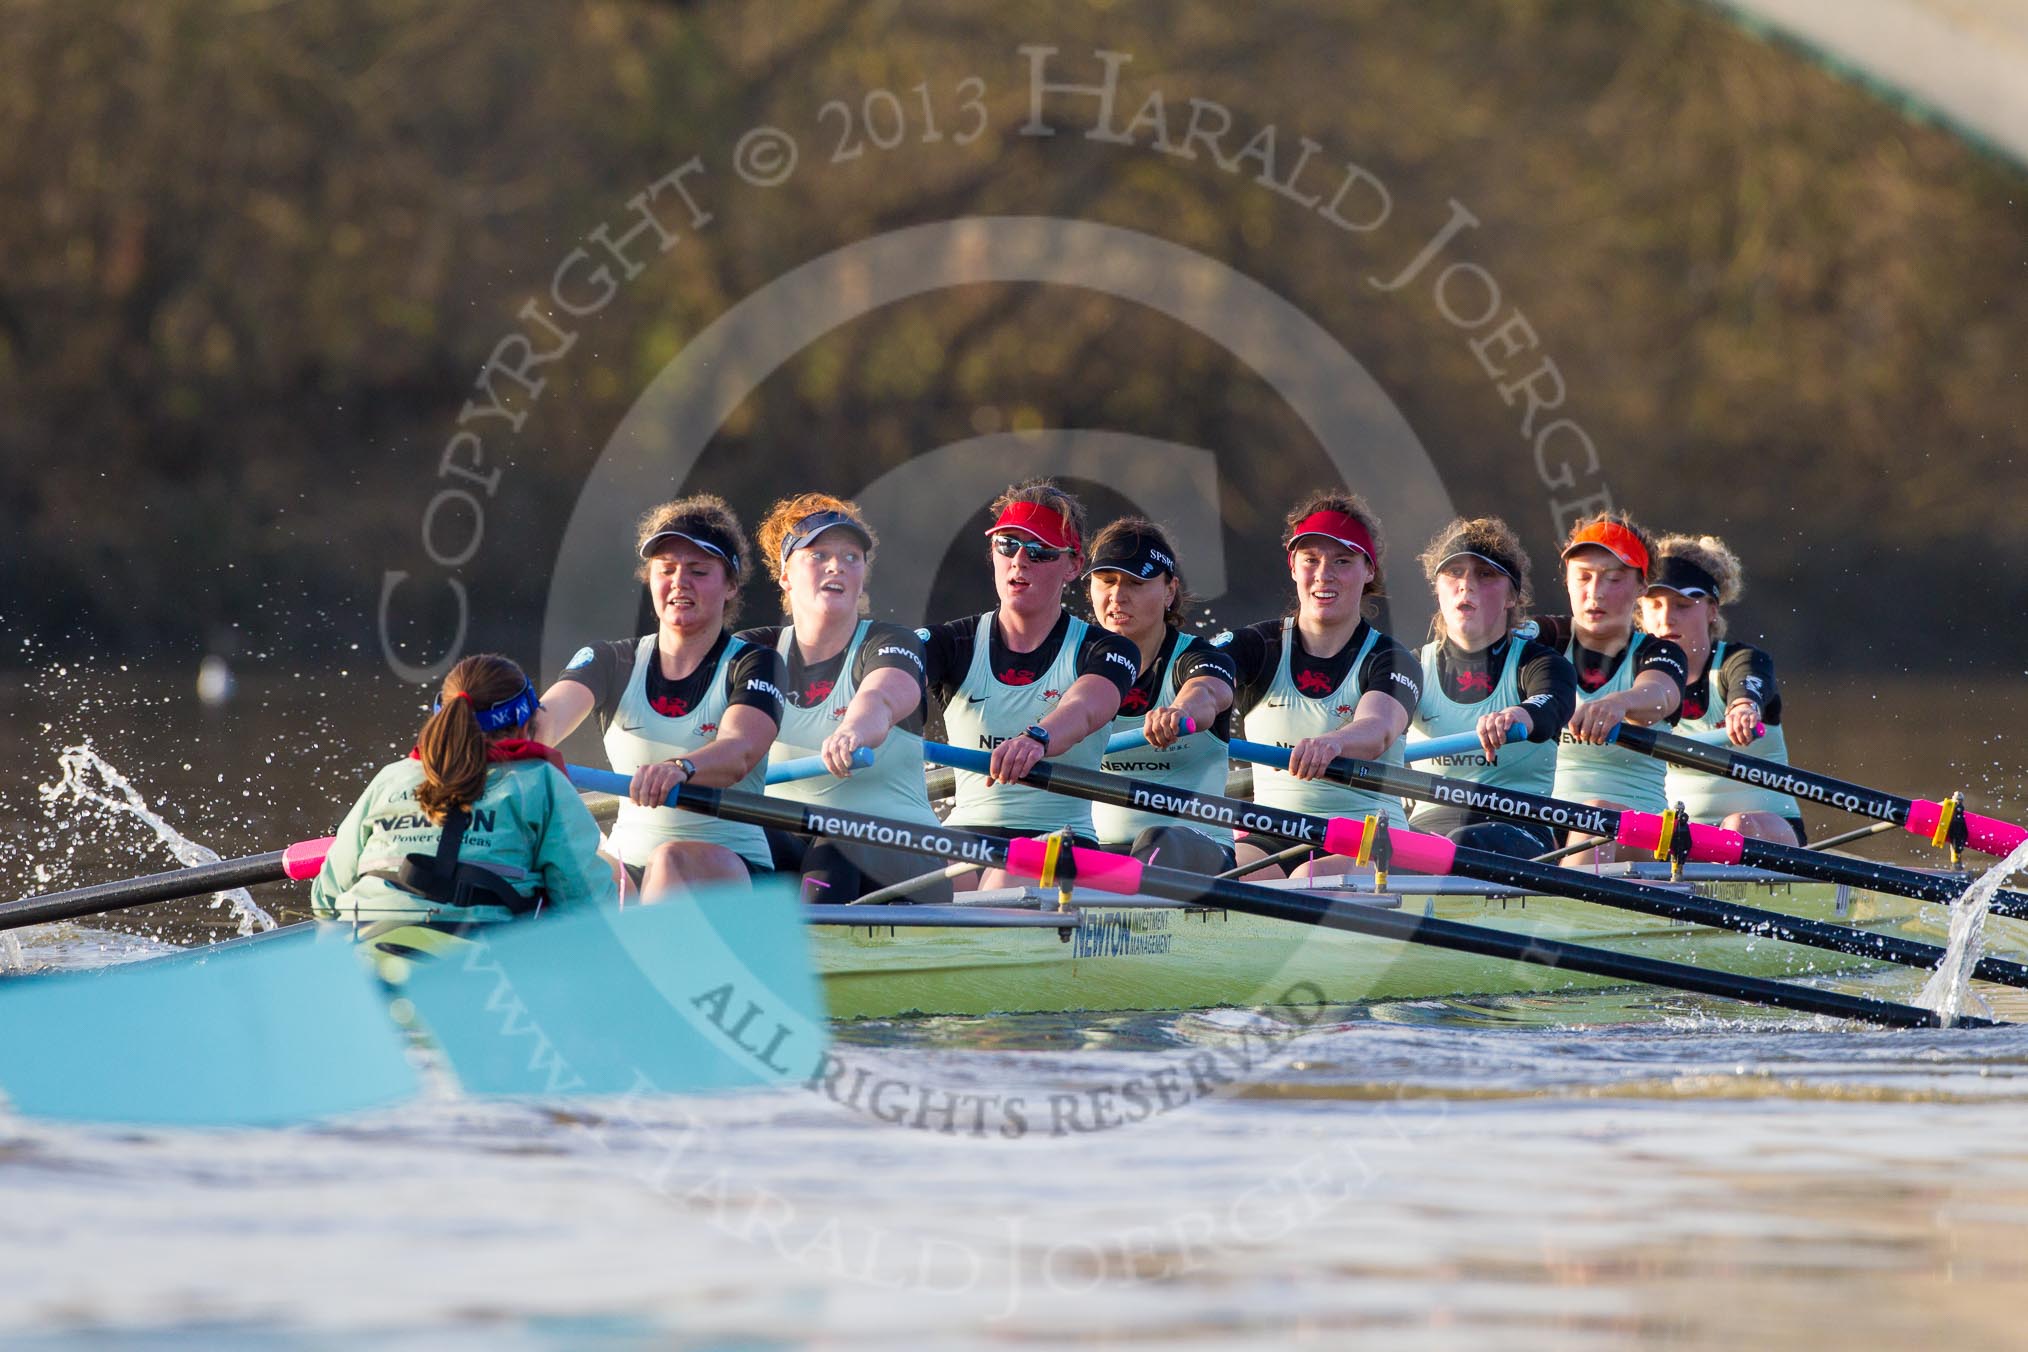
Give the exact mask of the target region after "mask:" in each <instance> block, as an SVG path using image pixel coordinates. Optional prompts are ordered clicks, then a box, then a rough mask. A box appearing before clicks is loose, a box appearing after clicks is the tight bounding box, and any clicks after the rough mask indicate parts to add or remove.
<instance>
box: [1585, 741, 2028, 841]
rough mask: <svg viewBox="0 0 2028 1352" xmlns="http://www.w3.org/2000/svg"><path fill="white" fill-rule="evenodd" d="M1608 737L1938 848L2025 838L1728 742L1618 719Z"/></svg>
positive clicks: (2026, 834) (1956, 811)
mask: <svg viewBox="0 0 2028 1352" xmlns="http://www.w3.org/2000/svg"><path fill="white" fill-rule="evenodd" d="M1611 740H1612V741H1613V742H1615V743H1616V744H1617V745H1619V746H1623V747H1625V748H1627V750H1629V751H1638V752H1640V753H1641V754H1642V755H1644V756H1653V757H1654V758H1655V759H1657V760H1663V761H1667V762H1668V763H1669V764H1671V765H1681V766H1683V767H1685V768H1686V769H1691V770H1702V771H1704V772H1705V773H1706V774H1712V775H1717V776H1718V777H1719V778H1721V779H1731V780H1736V781H1737V782H1739V783H1741V784H1752V785H1754V786H1755V787H1757V788H1764V789H1773V790H1774V791H1775V792H1777V793H1786V794H1790V795H1792V796H1794V797H1797V798H1804V799H1808V800H1809V801H1810V802H1812V803H1823V804H1824V805H1826V806H1827V807H1835V808H1837V809H1838V810H1839V811H1841V812H1849V813H1851V814H1852V815H1853V816H1855V817H1871V818H1873V819H1874V820H1875V821H1884V822H1892V823H1894V824H1895V825H1896V826H1899V827H1901V828H1902V829H1904V830H1906V831H1909V832H1911V833H1912V834H1914V835H1918V836H1921V837H1922V838H1923V839H1924V840H1927V841H1929V842H1930V843H1931V844H1932V845H1935V846H1937V847H1938V848H1939V849H1941V848H1943V847H1944V846H1946V845H1949V844H1951V843H1952V842H1953V841H1961V842H1962V843H1963V844H1966V845H1969V846H1971V847H1972V848H1973V849H1975V850H1977V851H1979V852H1980V853H1981V854H1990V855H1994V856H1997V857H2000V858H2004V857H2006V856H2007V855H2009V854H2012V853H2013V852H2014V850H2015V848H2016V847H2017V846H2019V845H2020V844H2021V842H2022V841H2023V840H2028V828H2024V827H2020V826H2016V825H2015V824H2014V823H2012V822H2004V821H2000V820H1999V819H1997V818H1994V817H1983V816H1980V815H1979V814H1978V813H1976V812H1966V811H1964V810H1963V809H1961V808H1960V807H1959V806H1958V805H1957V804H1956V803H1955V802H1942V803H1939V802H1934V801H1931V800H1930V799H1926V798H1902V797H1900V796H1898V795H1896V794H1891V793H1883V792H1881V791H1880V790H1879V789H1869V788H1867V787H1866V786H1864V785H1863V784H1852V783H1848V782H1847V781H1845V780H1842V779H1833V778H1832V777H1831V776H1829V775H1824V774H1818V773H1817V772H1816V771H1814V770H1799V769H1797V768H1796V767H1795V766H1793V765H1783V764H1782V763H1781V762H1779V761H1771V760H1764V759H1762V758H1761V757H1759V756H1748V755H1745V754H1743V753H1741V752H1738V751H1734V750H1732V749H1731V747H1730V746H1729V745H1727V746H1714V745H1711V744H1709V743H1706V742H1697V741H1692V740H1691V739H1690V738H1688V737H1678V736H1676V735H1675V734H1674V733H1668V732H1662V731H1660V730H1658V729H1655V728H1639V727H1635V726H1634V725H1633V724H1631V723H1622V724H1620V725H1619V727H1618V728H1617V729H1616V730H1615V732H1614V734H1613V737H1612V738H1611Z"/></svg>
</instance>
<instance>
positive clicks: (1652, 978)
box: [671, 762, 1984, 1028]
mask: <svg viewBox="0 0 2028 1352" xmlns="http://www.w3.org/2000/svg"><path fill="white" fill-rule="evenodd" d="M1044 764H1047V762H1044ZM1030 778H1031V779H1032V778H1033V776H1032V775H1031V776H1030ZM671 803H672V805H673V806H676V807H680V808H683V809H685V810H687V811H690V812H699V813H703V814H705V815H707V816H715V817H724V818H726V819H727V820H730V821H743V822H750V823H753V824H755V825H758V826H774V827H778V828H781V829H784V830H791V831H800V832H806V833H809V834H813V835H827V836H831V837H834V838H838V839H845V840H862V841H867V842H871V843H877V844H881V845H887V846H890V847H893V848H896V849H902V850H908V851H911V852H913V853H917V854H930V855H938V856H941V857H944V858H952V859H962V860H964V861H966V862H970V863H978V864H982V865H985V866H987V867H1004V866H1005V864H1006V860H1007V846H1006V844H1005V842H1002V841H1000V840H997V839H995V838H993V837H991V836H983V835H979V834H977V833H975V832H970V831H962V830H958V829H956V828H952V827H923V826H918V825H915V824H912V823H906V822H895V821H889V820H886V819H884V818H880V817H873V816H869V815H867V814H865V813H858V812H846V811H842V810H840V809H837V808H829V807H815V806H808V805H803V804H796V803H791V802H788V801H786V800H782V799H772V798H763V797H759V796H757V795H754V794H745V793H737V792H733V791H730V790H720V789H706V788H698V787H695V786H693V785H688V784H685V785H683V786H681V787H679V788H678V789H677V790H676V791H675V794H674V795H673V796H672V798H671ZM1244 806H1246V807H1249V808H1251V807H1253V806H1254V805H1253V804H1245V805H1244ZM1141 888H1142V890H1143V891H1145V892H1147V893H1148V894H1150V895H1152V896H1159V897H1165V898H1167V899H1169V900H1172V901H1182V902H1199V903H1203V904H1206V905H1213V906H1220V907H1223V908H1225V909H1227V910H1232V911H1238V912H1241V913H1243V914H1249V915H1259V916H1263V917H1266V918H1268V919H1272V920H1286V921H1289V922H1291V923H1295V924H1307V925H1320V926H1324V927H1327V928H1330V929H1339V930H1345V931H1348V932H1351V933H1357V934H1365V935H1370V936H1372V937H1374V938H1379V939H1393V940H1397V941H1399V942H1402V943H1412V944H1425V945H1429V946H1432V947H1436V948H1445V949H1450V950H1453V951H1455V952H1461V953H1474V954H1478V955H1479V956H1482V957H1490V958H1504V959H1508V960H1510V961H1515V962H1527V963H1533V964H1535V965H1537V966H1542V967H1554V968H1561V969H1565V970H1569V971H1573V972H1584V973H1586V974H1588V975H1592V976H1601V977H1606V978H1608V979H1611V980H1619V981H1625V982H1629V983H1639V984H1644V985H1656V986H1669V987H1675V988H1677V989H1680V990H1687V991H1694V992H1696V993H1698V994H1703V995H1714V996H1719V997H1722V998H1726V999H1733V1000H1744V1001H1748V1002H1750V1003H1754V1004H1763V1005H1771V1006H1775V1007H1777V1008H1781V1009H1793V1010H1797V1011H1800V1012H1803V1013H1809V1014H1824V1015H1829V1016H1830V1017H1833V1018H1843V1019H1857V1020H1863V1021H1865V1022H1868V1023H1876V1024H1885V1025H1887V1026H1889V1027H1898V1028H1933V1027H1936V1026H1937V1025H1938V1022H1939V1021H1938V1018H1937V1016H1936V1015H1935V1014H1934V1013H1932V1012H1931V1011H1929V1010H1926V1009H1918V1008H1916V1007H1915V1006H1913V1005H1903V1004H1896V1003H1894V1002H1892V1001H1886V1000H1871V999H1867V998H1865V997H1862V996H1855V995H1846V994H1843V993H1841V992H1838V991H1828V990H1816V989H1812V988H1810V987H1807V986H1792V985H1788V984H1786V983H1783V982H1779V981H1769V980H1765V979H1762V978H1759V977H1748V976H1738V975H1734V974H1732V973H1727V972H1714V971H1708V970H1706V969H1703V968H1697V967H1690V966H1686V965H1684V964H1681V963H1672V962H1664V961H1661V960H1659V959H1654V958H1642V957H1635V956H1632V955H1628V954H1621V953H1614V952H1611V951H1609V950H1606V949H1598V948H1590V947H1587V946H1585V945H1582V944H1573V943H1568V942H1565V941H1563V940H1558V939H1545V938H1538V937H1534V936H1530V935H1522V934H1510V933H1507V932H1505V931H1503V930H1496V929H1491V928H1488V927H1486V926H1481V925H1468V924H1461V923H1459V922H1457V921H1452V920H1439V919H1436V918H1435V917H1431V916H1420V915H1414V914H1404V913H1403V912H1400V911H1388V910H1381V909H1379V908H1377V907H1370V906H1361V905H1358V904H1356V903H1353V904H1346V903H1343V902H1336V901H1326V900H1322V899H1319V898H1316V897H1307V896H1304V895H1303V894H1301V893H1290V892H1277V891H1273V890H1271V889H1268V888H1262V887H1256V886H1253V885H1251V884H1248V883H1242V882H1236V881H1232V880H1229V879H1211V878H1205V877H1202V876H1200V875H1198V874H1194V873H1182V872H1179V871H1177V870H1174V869H1164V868H1146V869H1144V870H1143V872H1142V875H1141ZM1959 1022H1960V1024H1962V1025H1964V1026H1982V1025H1983V1023H1984V1021H1982V1020H1972V1019H1962V1020H1960V1021H1959Z"/></svg>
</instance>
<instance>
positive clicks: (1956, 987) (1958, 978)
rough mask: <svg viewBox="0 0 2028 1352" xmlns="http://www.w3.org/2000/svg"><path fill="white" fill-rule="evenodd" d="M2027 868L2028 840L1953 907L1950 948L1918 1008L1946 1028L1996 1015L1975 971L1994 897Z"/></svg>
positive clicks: (1920, 997) (1926, 985)
mask: <svg viewBox="0 0 2028 1352" xmlns="http://www.w3.org/2000/svg"><path fill="white" fill-rule="evenodd" d="M2023 868H2028V840H2024V841H2022V842H2021V844H2019V845H2018V846H2016V847H2015V848H2014V852H2013V853H2012V854H2010V855H2008V856H2007V857H2006V858H2005V859H2002V860H2001V861H2000V862H1999V863H1997V864H1995V865H1993V866H1992V867H1991V868H1989V869H1987V870H1986V871H1985V872H1984V873H1982V874H1980V875H1979V876H1978V877H1977V878H1976V879H1974V880H1973V882H1972V885H1971V886H1970V887H1968V888H1966V889H1965V891H1964V895H1963V896H1961V897H1959V898H1958V899H1957V900H1956V901H1954V902H1952V903H1951V938H1950V944H1949V946H1948V947H1946V948H1945V949H1944V957H1943V961H1942V962H1940V963H1938V964H1937V967H1936V971H1934V972H1932V973H1930V978H1929V980H1928V981H1926V982H1924V983H1923V987H1922V994H1920V995H1918V996H1916V997H1915V1002H1916V1003H1917V1004H1918V1005H1920V1006H1922V1007H1923V1008H1924V1009H1928V1010H1933V1011H1935V1013H1936V1014H1937V1016H1938V1018H1940V1019H1941V1020H1942V1021H1943V1025H1944V1027H1946V1028H1948V1027H1950V1026H1951V1025H1952V1024H1954V1023H1956V1022H1957V1021H1958V1017H1959V1016H1960V1015H1962V1014H1964V1013H1966V1012H1970V1013H1973V1014H1978V1015H1981V1016H1985V1015H1990V1014H1991V1013H1992V1010H1991V1009H1990V1008H1989V1007H1988V1006H1987V1004H1986V1002H1985V1001H1984V1000H1982V999H1980V998H1979V997H1978V995H1977V994H1975V993H1974V992H1973V990H1972V969H1973V968H1974V967H1977V966H1978V965H1979V956H1980V955H1981V954H1982V953H1983V952H1984V951H1985V948H1986V913H1987V911H1988V910H1989V909H1991V907H1992V904H1993V895H1994V894H1995V893H1996V892H1998V891H1999V890H2000V889H2001V888H2002V887H2005V886H2006V885H2007V880H2008V879H2010V878H2012V877H2013V876H2014V875H2015V874H2016V873H2017V872H2019V871H2020V870H2021V869H2023Z"/></svg>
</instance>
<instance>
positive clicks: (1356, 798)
mask: <svg viewBox="0 0 2028 1352" xmlns="http://www.w3.org/2000/svg"><path fill="white" fill-rule="evenodd" d="M1282 542H1283V547H1284V549H1285V550H1286V552H1287V555H1288V566H1289V578H1290V580H1291V581H1292V582H1294V584H1295V589H1296V603H1295V607H1294V609H1293V611H1292V613H1290V614H1287V615H1284V616H1282V617H1281V618H1280V619H1274V620H1263V621H1261V622H1260V623H1259V624H1254V625H1249V626H1248V627H1246V628H1244V629H1241V630H1239V631H1238V632H1237V633H1235V634H1233V635H1232V636H1231V637H1230V638H1229V639H1228V640H1226V641H1225V647H1226V648H1227V651H1229V652H1230V653H1231V655H1232V659H1233V666H1234V668H1235V669H1236V674H1237V676H1238V679H1239V685H1238V687H1237V697H1236V698H1235V700H1234V703H1233V708H1234V709H1236V710H1237V711H1238V712H1239V713H1240V714H1241V715H1242V716H1243V717H1244V719H1245V721H1246V735H1247V737H1248V739H1249V740H1252V741H1256V742H1267V743H1272V744H1274V745H1277V746H1284V747H1287V748H1288V749H1289V768H1288V769H1287V770H1278V769H1273V768H1271V767H1268V766H1265V765H1261V766H1256V767H1255V768H1254V800H1255V801H1256V802H1259V803H1261V804H1264V805H1266V806H1269V807H1276V808H1283V809H1287V810H1292V811H1296V812H1308V813H1314V814H1316V815H1318V816H1326V817H1333V816H1338V817H1364V816H1366V815H1367V814H1369V813H1380V814H1381V815H1383V816H1385V817H1386V818H1387V819H1388V820H1389V822H1390V823H1392V824H1393V825H1396V826H1400V825H1402V823H1403V820H1404V817H1403V813H1402V807H1401V801H1400V800H1399V799H1397V798H1391V797H1388V796H1387V795H1385V794H1378V793H1372V792H1369V791H1367V790H1364V789H1355V788H1352V787H1351V786H1350V785H1346V784H1341V783H1338V782H1337V781H1335V780H1330V779H1326V778H1324V777H1323V776H1324V771H1325V770H1326V769H1327V768H1328V767H1329V766H1330V764H1331V762H1332V761H1333V760H1336V759H1338V758H1339V757H1341V756H1349V757H1353V758H1355V759H1358V760H1369V761H1381V762H1384V763H1386V764H1389V765H1400V764H1402V763H1403V761H1402V741H1401V739H1402V734H1403V732H1405V731H1406V730H1407V728H1408V723H1409V719H1410V718H1412V717H1413V716H1414V714H1415V710H1416V706H1417V705H1418V704H1419V703H1420V702H1421V699H1422V663H1421V662H1420V661H1419V660H1418V659H1417V658H1416V655H1415V654H1414V653H1413V652H1411V651H1409V650H1408V649H1407V648H1406V647H1404V646H1402V645H1401V644H1400V643H1398V642H1396V641H1395V640H1394V639H1393V638H1391V637H1389V636H1388V635H1386V634H1384V633H1382V632H1381V631H1380V630H1379V629H1377V628H1375V627H1374V626H1373V624H1372V623H1371V621H1370V619H1369V612H1371V611H1374V610H1375V606H1374V602H1375V600H1376V598H1378V597H1379V596H1380V595H1381V589H1382V586H1383V578H1382V573H1381V568H1382V564H1383V561H1384V556H1385V550H1384V546H1383V543H1382V540H1381V536H1380V527H1379V523H1378V522H1377V521H1376V520H1375V518H1374V515H1373V511H1372V509H1371V508H1370V507H1368V506H1367V505H1366V503H1365V500H1364V499H1362V498H1360V497H1359V496H1357V495H1356V494H1352V493H1345V492H1319V493H1312V494H1311V495H1310V496H1309V497H1307V498H1305V499H1304V500H1303V501H1302V502H1301V503H1300V504H1298V505H1297V507H1296V509H1295V510H1294V511H1293V512H1290V513H1289V515H1288V519H1287V522H1286V529H1285V531H1284V533H1283V535H1282ZM1237 853H1238V858H1239V862H1240V863H1242V864H1245V863H1249V862H1252V861H1254V860H1257V859H1261V858H1264V857H1265V851H1263V850H1262V849H1260V847H1258V846H1256V845H1254V844H1252V843H1251V842H1249V841H1241V842H1240V844H1239V848H1238V852H1237ZM1353 867H1354V864H1353V861H1351V860H1349V859H1345V858H1341V857H1339V856H1337V855H1329V856H1325V857H1322V858H1318V859H1313V860H1311V861H1309V862H1308V863H1306V864H1304V865H1301V866H1299V867H1298V868H1297V869H1296V870H1295V873H1294V875H1293V876H1304V875H1310V876H1320V877H1321V876H1326V875H1331V874H1338V873H1344V872H1347V871H1349V870H1350V869H1352V868H1353ZM1256 876H1273V875H1272V872H1271V871H1269V870H1263V871H1262V873H1261V874H1259V875H1256Z"/></svg>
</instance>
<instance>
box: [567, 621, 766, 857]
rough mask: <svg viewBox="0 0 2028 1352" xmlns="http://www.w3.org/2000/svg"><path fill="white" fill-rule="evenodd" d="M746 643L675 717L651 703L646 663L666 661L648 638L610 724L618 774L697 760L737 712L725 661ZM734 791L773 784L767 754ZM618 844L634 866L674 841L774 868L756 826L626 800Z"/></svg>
mask: <svg viewBox="0 0 2028 1352" xmlns="http://www.w3.org/2000/svg"><path fill="white" fill-rule="evenodd" d="M746 646H747V645H746V644H745V643H744V642H743V641H742V640H740V639H737V638H735V639H733V640H731V641H730V642H728V643H727V644H726V645H725V652H724V654H723V655H722V656H721V657H720V658H719V664H718V669H717V670H716V671H713V672H712V673H711V680H710V681H709V682H708V683H707V684H706V686H705V688H704V698H703V699H701V700H699V701H698V702H697V707H696V708H695V709H692V710H691V711H690V712H689V713H687V714H684V715H682V716H681V717H675V718H672V717H670V716H669V715H668V714H665V713H660V712H658V711H657V710H656V708H655V706H654V705H652V704H650V703H648V664H649V663H651V662H659V661H660V660H661V657H660V656H659V655H658V654H657V653H656V651H655V635H653V634H645V635H643V636H642V638H641V642H640V645H639V646H638V647H636V648H635V649H634V670H633V671H632V673H630V674H629V675H628V677H627V688H626V690H625V692H624V693H623V694H621V696H620V707H619V708H618V709H616V710H615V711H614V713H613V721H612V722H611V723H609V724H607V725H606V738H605V740H606V759H607V760H608V761H610V762H611V763H612V767H613V769H615V770H617V771H619V772H620V773H621V774H623V775H631V774H632V773H634V771H636V770H638V769H640V768H641V767H642V766H644V765H653V764H654V763H655V762H657V761H665V760H673V759H675V758H676V757H678V756H694V755H696V754H697V752H698V750H699V749H700V748H702V747H704V746H706V745H708V744H709V743H710V741H711V739H712V738H713V737H715V736H717V735H718V725H719V723H720V721H721V720H723V719H724V717H725V711H726V709H728V708H729V707H731V701H730V700H729V699H728V698H727V697H726V693H725V676H724V672H725V664H726V663H728V662H730V661H732V659H733V658H734V657H736V656H737V655H738V654H739V651H740V649H742V648H744V647H746ZM731 787H732V788H734V789H737V790H739V791H740V792H741V793H760V792H762V791H763V790H764V789H765V788H766V787H767V758H766V757H765V756H763V757H762V758H761V759H760V760H759V761H758V762H757V763H756V764H755V765H754V767H753V769H751V770H749V771H748V772H747V774H746V777H745V778H744V779H741V780H740V781H739V782H738V783H737V784H734V785H732V786H731ZM612 839H613V848H614V849H616V850H618V851H619V852H620V858H621V859H623V860H625V861H626V862H627V863H629V864H632V865H634V867H636V868H639V867H641V866H642V865H644V864H646V863H647V862H648V856H649V855H650V854H652V853H654V850H655V847H656V846H657V845H660V844H662V843H663V842H664V841H671V840H701V841H707V842H709V843H711V844H713V845H723V846H725V847H726V848H727V849H729V850H731V851H733V852H734V853H735V854H737V855H739V857H740V858H742V859H744V860H746V861H747V863H749V864H752V865H754V866H755V867H757V868H772V867H773V866H774V858H773V855H772V854H770V853H769V851H768V838H767V836H766V834H765V833H764V832H762V830H761V829H760V828H759V827H758V826H749V825H748V824H746V823H745V822H729V821H724V820H721V819H720V818H717V817H705V816H700V815H698V814H697V813H695V812H685V811H683V810H682V809H681V808H673V807H642V806H640V805H639V804H637V803H621V804H620V815H619V817H618V818H617V819H616V820H615V821H614V823H613V834H612Z"/></svg>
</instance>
